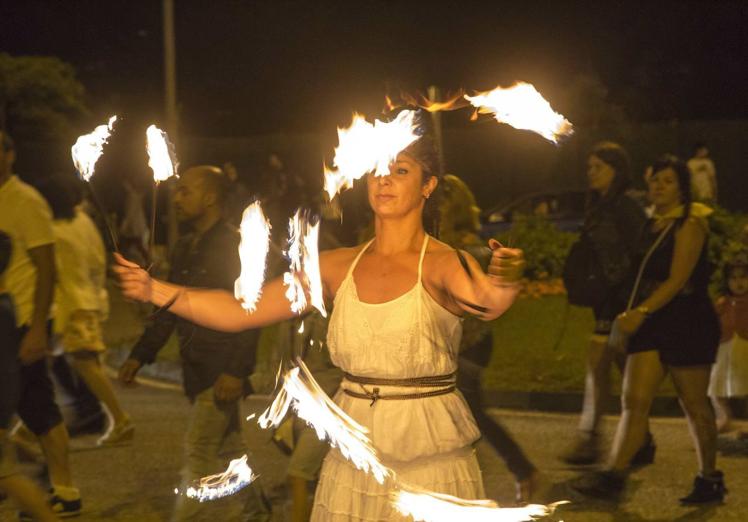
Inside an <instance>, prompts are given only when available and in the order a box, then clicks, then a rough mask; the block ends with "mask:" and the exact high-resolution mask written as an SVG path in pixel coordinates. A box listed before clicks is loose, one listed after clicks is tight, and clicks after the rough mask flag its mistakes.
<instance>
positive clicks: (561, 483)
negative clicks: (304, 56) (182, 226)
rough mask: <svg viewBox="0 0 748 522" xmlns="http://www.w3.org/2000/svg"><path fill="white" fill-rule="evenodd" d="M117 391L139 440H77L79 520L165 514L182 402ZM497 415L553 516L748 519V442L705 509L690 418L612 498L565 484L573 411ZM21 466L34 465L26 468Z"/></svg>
mask: <svg viewBox="0 0 748 522" xmlns="http://www.w3.org/2000/svg"><path fill="white" fill-rule="evenodd" d="M121 396H122V398H123V400H124V402H125V404H126V406H127V408H128V409H129V411H131V412H132V414H133V416H134V419H135V422H136V423H137V434H136V439H135V441H134V443H133V444H132V445H131V446H126V447H119V448H107V449H93V438H89V439H86V438H81V439H75V440H74V453H73V454H72V462H73V465H74V472H75V475H76V478H77V480H78V482H79V485H80V487H81V489H82V491H83V494H84V503H85V513H84V515H83V516H81V517H80V518H79V519H78V520H80V521H81V522H88V521H102V520H107V521H109V520H111V521H116V522H125V521H128V522H130V521H139V522H150V521H162V520H168V515H169V512H170V509H171V506H172V503H173V500H174V494H173V490H174V487H175V485H176V484H177V483H178V469H179V466H180V460H181V453H180V452H181V437H182V434H183V430H184V426H185V425H186V415H187V409H188V405H187V402H186V400H185V399H184V398H183V396H182V395H181V394H180V393H179V392H178V391H175V390H168V389H155V388H150V387H144V386H139V387H137V388H134V389H126V390H125V389H123V390H121ZM263 407H264V402H263V401H262V400H257V399H251V400H249V401H247V402H246V404H245V409H246V413H247V414H249V413H252V412H255V411H260V410H261V409H262V408H263ZM493 413H494V414H495V415H497V416H498V417H499V418H501V419H502V421H503V422H504V423H505V424H506V425H507V427H509V428H510V429H511V431H512V432H513V433H515V434H516V436H517V438H518V439H519V440H521V441H522V443H523V444H524V445H525V447H526V448H527V451H528V453H529V455H530V456H531V457H532V458H533V460H534V461H535V462H536V463H537V465H538V467H539V468H540V469H541V470H542V471H543V473H544V475H545V477H546V478H547V479H548V481H549V482H550V483H553V484H555V485H554V486H553V487H552V489H551V491H550V493H549V498H548V501H551V500H560V499H569V500H573V501H574V502H573V503H572V504H571V505H569V506H566V507H564V508H562V509H561V510H560V511H558V512H557V513H556V515H554V516H553V517H552V520H564V521H566V522H586V521H595V522H605V521H660V520H680V521H701V520H715V521H716V520H720V521H728V520H748V497H747V496H746V493H748V473H747V471H748V467H747V466H746V464H748V443H745V444H740V443H737V442H735V441H730V440H727V439H725V440H722V441H721V447H722V450H723V451H722V454H721V456H720V460H719V463H720V466H721V468H722V469H723V470H724V471H725V475H726V477H727V481H728V487H729V488H730V491H731V495H730V497H729V498H728V501H727V503H726V504H724V505H722V506H717V507H711V508H704V509H695V508H688V509H686V508H681V507H680V506H678V503H677V498H678V497H679V496H681V495H683V494H684V493H686V492H687V490H688V489H689V487H690V484H691V480H692V478H693V474H694V468H695V457H694V453H693V450H692V449H691V446H690V441H689V439H688V434H687V429H686V425H685V422H684V421H683V420H682V419H655V420H654V421H653V426H652V429H653V432H654V436H655V439H656V441H657V444H658V453H657V459H656V463H655V465H653V466H649V467H647V468H644V469H642V470H640V471H638V472H636V473H635V474H634V475H633V477H632V480H631V484H630V487H629V490H628V491H627V495H626V497H625V498H624V500H623V502H622V503H621V504H619V505H618V506H614V505H611V504H606V503H590V502H588V501H587V502H584V501H580V500H579V499H574V497H573V496H571V495H570V492H569V491H568V489H567V488H566V487H565V483H566V482H567V481H568V480H569V479H571V478H572V477H574V476H575V475H576V474H577V473H578V471H575V470H570V469H567V468H565V467H564V466H562V465H561V464H560V463H559V461H558V460H557V458H556V455H558V454H559V453H560V452H561V451H562V450H563V449H564V447H565V446H566V444H567V443H568V438H569V435H570V434H571V433H572V432H573V427H574V418H573V417H572V416H569V415H557V414H538V413H517V412H510V411H503V410H495V411H494V412H493ZM614 422H615V419H613V418H611V419H608V420H607V422H606V429H607V432H608V433H611V432H612V430H613V427H614V424H613V423H614ZM250 425H251V428H250V430H248V439H249V441H250V445H251V448H252V451H253V456H252V460H253V464H254V467H255V468H256V469H257V470H258V471H259V473H260V474H261V477H262V480H263V482H264V487H265V488H266V489H267V490H268V491H269V492H270V494H271V496H272V497H273V500H274V503H275V510H276V512H277V516H276V520H283V517H282V511H283V503H284V499H283V497H282V495H283V493H282V492H283V487H282V483H283V470H284V467H285V462H286V459H285V457H284V456H283V455H282V454H281V453H280V452H279V451H278V450H277V449H276V448H275V446H274V445H273V444H271V443H269V442H268V433H267V432H263V431H261V430H259V429H257V428H256V427H255V426H256V425H254V424H253V423H250ZM478 451H479V457H480V458H481V462H482V464H483V466H484V470H485V480H486V488H487V493H488V494H489V495H490V496H492V497H494V498H496V499H498V500H499V501H508V500H510V499H511V497H512V495H513V482H512V479H511V476H510V475H509V474H508V473H507V471H506V469H505V468H504V466H503V464H502V463H501V462H500V461H499V460H498V459H497V458H496V457H495V456H494V455H493V454H492V452H491V451H490V449H489V448H487V447H485V446H483V445H479V448H478ZM26 469H27V470H28V471H33V468H32V467H28V466H27V468H26ZM217 471H218V470H217ZM226 509H227V510H228V509H229V508H226ZM231 519H235V518H234V517H232V515H231V512H230V510H228V511H222V515H221V516H217V517H216V518H215V520H231ZM0 520H2V521H6V520H7V521H11V520H15V519H14V515H13V511H12V509H11V506H10V505H9V503H8V502H3V503H2V504H0Z"/></svg>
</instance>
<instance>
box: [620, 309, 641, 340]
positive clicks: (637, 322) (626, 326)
mask: <svg viewBox="0 0 748 522" xmlns="http://www.w3.org/2000/svg"><path fill="white" fill-rule="evenodd" d="M644 319H646V316H645V315H644V314H643V313H641V312H640V311H638V310H636V309H634V310H629V311H628V312H623V313H622V314H618V317H617V318H616V321H617V322H618V328H620V329H621V332H623V333H625V334H626V335H633V334H635V333H636V331H637V330H638V329H639V328H640V327H641V325H642V323H643V322H644Z"/></svg>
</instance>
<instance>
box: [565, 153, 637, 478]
mask: <svg viewBox="0 0 748 522" xmlns="http://www.w3.org/2000/svg"><path fill="white" fill-rule="evenodd" d="M587 180H588V183H589V190H588V192H587V206H586V210H585V219H584V225H583V227H582V233H581V237H580V239H579V241H578V242H577V243H576V244H575V245H573V246H572V250H571V252H570V254H569V257H568V258H567V260H566V265H565V268H564V284H565V285H566V290H567V293H568V297H569V302H570V303H571V304H576V305H580V306H588V307H591V308H592V311H593V313H594V316H595V327H594V331H593V333H592V335H591V336H590V343H589V348H588V351H587V371H586V376H585V386H584V402H583V407H582V415H581V416H580V418H579V427H578V430H577V436H576V439H575V441H574V442H573V444H572V446H571V448H570V449H569V450H567V452H566V453H565V454H564V455H563V456H562V458H563V460H564V461H566V462H567V463H569V464H574V465H586V464H593V463H595V462H597V460H598V459H599V457H600V454H601V448H600V437H599V434H598V429H599V425H600V417H601V416H602V414H603V413H604V412H605V410H606V408H607V406H608V404H609V402H610V372H611V366H613V364H615V365H616V366H617V367H618V369H619V370H620V371H621V373H623V366H624V362H625V356H624V355H623V354H620V353H616V352H615V351H614V350H612V349H611V347H610V346H609V343H608V336H609V335H610V328H611V325H612V324H613V320H614V319H615V317H616V315H618V314H619V313H620V312H622V311H623V309H624V307H625V304H626V297H627V295H626V288H625V283H626V276H627V275H628V273H629V270H630V268H631V266H632V258H633V256H634V248H635V246H636V241H637V238H638V237H639V233H640V231H641V229H642V227H643V226H644V223H645V221H646V217H645V215H644V211H643V210H642V208H641V206H640V205H639V204H638V203H636V201H634V200H633V199H632V198H631V197H629V195H628V194H627V189H628V188H629V187H630V185H631V167H630V162H629V157H628V154H627V153H626V151H625V150H624V149H623V147H621V146H620V145H618V144H616V143H611V142H603V143H599V144H598V145H596V146H595V147H594V148H593V149H592V152H591V153H590V155H589V156H588V158H587ZM647 451H648V449H647V448H643V452H642V455H641V457H637V458H641V459H645V458H646V453H647Z"/></svg>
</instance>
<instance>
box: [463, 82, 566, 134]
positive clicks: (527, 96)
mask: <svg viewBox="0 0 748 522" xmlns="http://www.w3.org/2000/svg"><path fill="white" fill-rule="evenodd" d="M465 99H466V100H468V101H469V102H470V103H471V104H472V105H473V106H474V107H477V112H479V113H481V114H492V115H493V116H494V118H496V121H498V122H501V123H507V124H509V125H511V126H512V127H514V128H515V129H524V130H530V131H533V132H536V133H537V134H540V135H541V136H543V137H544V138H545V139H547V140H549V141H552V142H554V143H558V140H559V139H560V138H561V137H564V136H569V135H571V134H572V133H573V132H574V129H573V127H572V124H571V122H569V120H567V119H566V118H564V117H563V116H562V115H561V114H559V113H557V112H554V110H553V109H552V108H551V105H550V103H548V102H547V101H546V100H545V98H543V96H542V95H541V94H540V93H539V92H538V91H537V89H535V87H534V86H533V85H532V84H529V83H525V82H518V83H516V84H514V85H513V86H511V87H508V88H502V87H497V88H496V89H494V90H492V91H487V92H482V93H478V94H476V95H475V96H468V95H465Z"/></svg>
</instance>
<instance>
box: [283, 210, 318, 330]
mask: <svg viewBox="0 0 748 522" xmlns="http://www.w3.org/2000/svg"><path fill="white" fill-rule="evenodd" d="M318 242H319V221H318V222H317V223H315V224H314V225H312V224H311V223H310V222H309V217H308V213H305V212H303V211H302V210H301V209H299V210H297V211H296V214H294V217H293V218H291V219H290V220H289V221H288V257H289V260H290V267H289V268H290V270H289V271H288V272H286V273H285V274H283V282H284V283H285V284H286V286H288V289H287V290H286V298H287V299H288V300H289V301H290V302H291V311H293V312H294V313H297V314H298V313H301V312H303V311H304V310H305V309H306V305H307V302H306V295H305V289H308V290H309V299H310V301H311V304H312V306H313V307H315V308H316V309H317V310H319V313H321V314H322V317H327V311H326V310H325V301H324V298H323V295H322V276H321V275H320V271H319V252H318V247H317V244H318Z"/></svg>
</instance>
